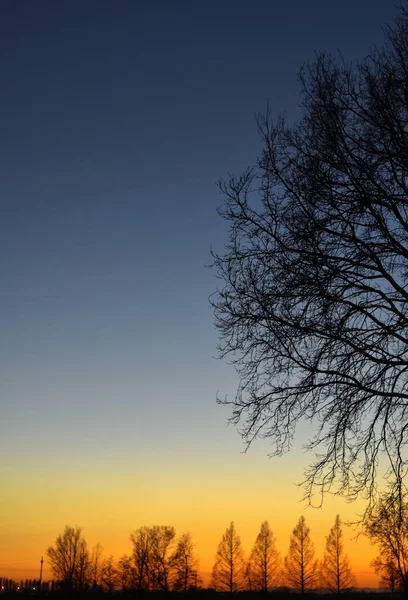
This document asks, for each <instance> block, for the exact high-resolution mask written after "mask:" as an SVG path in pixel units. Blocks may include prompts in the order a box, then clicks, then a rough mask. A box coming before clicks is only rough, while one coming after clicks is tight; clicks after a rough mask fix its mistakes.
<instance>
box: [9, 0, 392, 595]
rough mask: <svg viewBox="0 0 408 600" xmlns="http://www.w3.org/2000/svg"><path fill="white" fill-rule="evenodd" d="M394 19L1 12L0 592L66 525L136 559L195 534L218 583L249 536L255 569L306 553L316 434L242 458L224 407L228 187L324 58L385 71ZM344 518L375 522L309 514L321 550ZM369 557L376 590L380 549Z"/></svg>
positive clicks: (328, 12)
mask: <svg viewBox="0 0 408 600" xmlns="http://www.w3.org/2000/svg"><path fill="white" fill-rule="evenodd" d="M395 14H396V8H395V7H394V6H393V3H391V2H389V1H386V0H382V1H379V0H378V1H377V2H373V1H372V0H370V1H367V0H342V2H336V3H334V2H327V0H309V2H304V0H292V2H273V1H272V0H251V2H244V1H241V0H217V2H215V1H213V0H207V1H205V2H203V1H201V2H200V1H198V0H197V1H194V0H188V1H187V0H173V1H170V0H156V1H154V0H151V1H148V0H132V1H130V0H118V1H115V2H114V1H113V0H109V1H108V0H58V1H55V0H36V1H35V2H34V1H32V0H18V1H16V0H2V2H1V5H0V73H1V93H0V112H1V140H2V143H1V145H0V169H1V177H0V201H1V218H0V276H1V287H0V290H1V291H0V303H1V311H0V331H1V345H0V369H1V376H0V403H1V413H0V415H1V436H0V456H1V463H2V464H1V475H2V485H1V488H2V491H1V494H0V576H1V575H3V576H9V575H14V576H16V577H19V574H21V577H26V576H35V575H37V574H38V566H39V560H40V557H41V555H42V554H45V550H46V548H47V546H48V545H50V544H51V543H52V542H53V540H54V539H55V537H56V536H57V535H58V534H59V533H60V532H62V531H63V529H64V527H65V525H66V524H71V525H75V524H78V525H81V526H83V527H84V534H85V537H86V538H87V539H88V541H89V543H90V545H92V544H95V543H96V542H100V543H101V544H102V545H103V546H104V547H105V553H106V554H110V553H113V554H114V555H115V556H116V557H118V556H119V555H120V554H123V553H124V552H130V550H131V546H130V542H129V539H128V538H129V533H130V531H132V530H133V529H135V528H137V527H140V526H141V525H152V524H170V525H174V526H175V527H176V529H177V530H178V532H179V533H182V532H183V531H191V532H192V533H193V535H194V538H195V540H196V542H197V549H198V551H199V554H200V556H201V567H202V570H203V571H210V570H211V566H212V562H213V558H214V553H215V550H216V546H217V544H218V542H219V540H220V538H221V535H222V533H223V532H224V530H225V528H226V527H227V525H228V524H229V522H230V521H231V520H235V523H236V526H237V530H238V532H239V533H241V536H242V540H243V542H244V546H245V548H246V550H247V552H249V550H250V547H251V545H252V543H253V540H254V538H255V537H256V534H257V532H258V529H259V525H260V523H261V521H262V520H264V519H269V521H270V523H271V526H272V528H273V529H274V531H275V533H276V535H277V537H278V546H279V548H280V550H281V551H282V553H285V552H286V549H287V547H288V543H289V534H290V532H291V530H292V528H293V527H294V525H295V524H296V521H297V519H298V517H299V515H300V514H301V511H302V509H303V504H302V503H300V502H299V500H300V498H301V491H300V490H299V489H298V488H296V487H295V486H294V483H295V482H297V481H299V480H301V478H302V467H303V466H306V465H307V461H308V457H307V456H306V455H305V454H303V453H302V452H301V444H302V441H304V440H305V439H306V438H307V432H306V431H300V432H299V437H298V442H297V445H296V446H295V448H294V451H293V452H292V453H291V454H290V455H288V456H287V457H284V458H283V459H280V460H268V459H267V458H266V454H267V452H268V445H267V442H259V443H258V444H257V446H255V447H254V448H253V449H252V450H251V451H250V452H249V453H248V454H242V450H243V446H242V443H241V441H240V439H239V436H238V434H237V433H236V431H235V430H234V429H233V428H232V427H227V425H226V419H227V416H228V411H226V410H225V409H223V408H221V407H219V406H217V405H216V403H215V397H216V394H217V392H219V393H220V394H221V395H228V396H230V397H231V396H233V395H234V391H235V388H236V385H237V378H236V376H235V373H234V371H233V368H232V367H231V366H228V365H227V364H226V363H222V362H220V361H217V360H215V359H214V356H215V355H216V344H217V334H216V331H215V328H214V326H213V315H212V310H211V308H210V306H209V302H208V296H209V295H210V294H211V293H212V292H213V291H214V290H215V287H216V280H215V278H214V274H213V273H212V272H211V270H210V269H208V268H207V267H206V265H208V264H209V263H210V262H211V258H210V253H209V249H210V246H213V247H215V248H218V249H219V248H221V246H222V243H223V240H224V239H225V236H226V228H225V225H224V223H223V222H222V221H221V220H220V218H219V217H218V215H217V213H216V207H217V205H218V204H219V203H220V196H219V194H218V191H217V189H216V182H217V180H218V179H219V178H220V177H222V176H225V175H226V174H227V173H228V172H236V173H237V172H239V171H240V170H242V169H243V168H244V167H246V166H247V165H248V164H251V163H252V162H253V161H254V159H255V158H256V156H257V155H258V154H259V153H260V150H261V145H260V142H259V139H258V137H257V133H256V125H255V121H254V114H255V113H256V112H259V111H261V112H262V111H263V110H264V109H265V107H266V103H267V101H268V100H269V102H270V106H271V110H272V111H273V112H274V113H276V114H277V113H279V112H281V111H286V113H287V116H288V119H289V120H293V119H296V118H297V117H298V116H299V108H298V102H299V85H298V82H297V78H296V76H297V72H298V70H299V67H300V65H301V64H302V63H303V62H304V61H306V60H308V59H309V58H313V55H314V52H315V51H318V50H321V49H325V50H328V51H331V52H336V51H337V49H341V51H342V54H343V56H344V57H345V58H346V59H354V58H356V57H360V58H361V57H363V56H365V55H366V54H367V53H368V52H369V50H370V48H371V47H372V46H373V45H375V44H381V43H382V41H383V30H382V28H383V26H384V24H385V23H387V22H388V23H392V21H393V19H394V16H395ZM360 508H361V506H360ZM336 512H340V514H341V515H342V516H343V517H344V518H348V517H349V518H350V517H351V518H352V517H353V515H354V514H355V512H358V507H356V506H354V505H346V504H345V503H344V501H343V500H339V499H335V500H330V499H328V501H327V502H326V503H325V506H324V508H323V509H322V510H312V509H308V510H307V511H306V513H305V514H306V519H307V521H308V523H309V525H310V526H311V528H312V536H313V538H314V540H315V542H316V546H317V549H318V551H319V552H320V551H321V549H322V547H323V543H324V536H325V535H327V533H328V529H329V528H330V527H331V525H332V523H333V521H334V517H335V514H336ZM352 535H353V532H347V536H348V537H349V538H351V537H352ZM348 551H349V554H350V555H351V557H352V559H353V561H354V563H355V570H356V571H358V573H357V575H358V583H359V584H360V585H366V584H367V583H370V584H371V583H373V582H374V583H375V582H376V578H375V577H373V574H372V570H370V568H369V562H370V560H371V558H372V557H373V556H374V554H375V550H374V549H372V548H371V547H370V545H369V544H368V542H366V541H362V540H359V541H358V542H350V545H349V546H348ZM45 567H46V569H45V575H46V576H49V571H48V570H47V569H48V566H47V565H45Z"/></svg>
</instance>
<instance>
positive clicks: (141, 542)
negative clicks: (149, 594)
mask: <svg viewBox="0 0 408 600" xmlns="http://www.w3.org/2000/svg"><path fill="white" fill-rule="evenodd" d="M150 538H151V530H150V528H149V527H140V528H139V529H136V530H135V531H133V532H132V533H131V534H130V539H131V541H132V543H133V560H134V569H135V571H134V575H135V584H136V589H138V590H139V591H140V590H148V589H149V588H150V582H149V568H150V565H149V563H150V547H151V545H150Z"/></svg>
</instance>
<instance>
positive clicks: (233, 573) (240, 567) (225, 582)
mask: <svg viewBox="0 0 408 600" xmlns="http://www.w3.org/2000/svg"><path fill="white" fill-rule="evenodd" d="M244 580H245V560H244V551H243V549H242V545H241V538H240V537H239V535H238V534H237V532H236V530H235V525H234V523H233V522H232V523H230V525H229V527H227V529H226V530H225V533H224V535H223V536H222V539H221V542H220V543H219V545H218V549H217V554H216V557H215V563H214V566H213V571H212V584H213V586H214V588H215V589H216V590H217V591H221V592H230V593H232V592H236V591H238V590H241V589H242V588H243V586H244Z"/></svg>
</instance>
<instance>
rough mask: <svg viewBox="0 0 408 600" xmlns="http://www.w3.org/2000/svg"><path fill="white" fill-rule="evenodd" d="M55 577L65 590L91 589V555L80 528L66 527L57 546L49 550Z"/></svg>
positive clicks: (58, 539)
mask: <svg viewBox="0 0 408 600" xmlns="http://www.w3.org/2000/svg"><path fill="white" fill-rule="evenodd" d="M47 556H48V560H49V562H50V564H51V568H52V572H53V574H54V577H55V578H56V579H57V580H58V581H59V582H60V584H61V586H62V587H63V589H64V590H66V591H68V592H70V591H83V590H85V589H86V588H87V587H89V584H90V581H91V577H92V570H91V561H90V555H89V551H88V547H87V543H86V541H85V539H84V538H83V537H82V529H81V528H80V527H70V526H69V525H67V526H66V527H65V530H64V533H63V534H62V535H59V536H58V537H57V539H56V540H55V544H54V545H53V546H50V547H49V548H48V549H47Z"/></svg>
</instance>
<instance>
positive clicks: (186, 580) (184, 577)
mask: <svg viewBox="0 0 408 600" xmlns="http://www.w3.org/2000/svg"><path fill="white" fill-rule="evenodd" d="M172 564H173V569H174V584H173V589H174V590H175V591H181V592H187V591H188V590H189V589H196V588H197V580H198V557H197V554H196V552H195V546H194V543H193V538H192V536H191V533H183V535H182V536H181V537H180V539H179V540H178V542H177V546H176V550H175V552H174V555H173V557H172Z"/></svg>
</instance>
